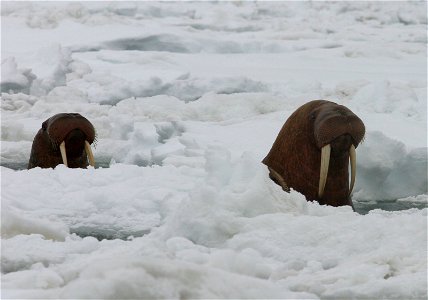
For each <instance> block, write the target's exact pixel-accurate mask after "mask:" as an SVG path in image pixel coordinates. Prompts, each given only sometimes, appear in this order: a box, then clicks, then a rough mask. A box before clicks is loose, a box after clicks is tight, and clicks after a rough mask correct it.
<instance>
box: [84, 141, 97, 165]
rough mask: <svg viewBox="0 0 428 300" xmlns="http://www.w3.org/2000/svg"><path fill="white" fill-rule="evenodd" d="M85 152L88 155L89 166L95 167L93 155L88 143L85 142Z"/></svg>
mask: <svg viewBox="0 0 428 300" xmlns="http://www.w3.org/2000/svg"><path fill="white" fill-rule="evenodd" d="M85 151H86V154H87V155H88V160H89V164H90V165H91V166H93V167H95V160H94V154H93V153H92V149H91V144H89V142H88V141H85Z"/></svg>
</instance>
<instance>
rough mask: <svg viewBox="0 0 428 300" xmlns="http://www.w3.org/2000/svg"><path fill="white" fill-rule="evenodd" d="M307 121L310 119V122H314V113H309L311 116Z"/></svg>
mask: <svg viewBox="0 0 428 300" xmlns="http://www.w3.org/2000/svg"><path fill="white" fill-rule="evenodd" d="M309 119H311V120H312V121H313V120H315V113H311V115H310V116H309Z"/></svg>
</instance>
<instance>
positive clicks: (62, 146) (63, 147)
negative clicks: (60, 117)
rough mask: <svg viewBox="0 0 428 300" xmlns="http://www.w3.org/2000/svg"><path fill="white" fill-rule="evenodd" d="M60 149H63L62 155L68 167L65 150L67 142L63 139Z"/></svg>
mask: <svg viewBox="0 0 428 300" xmlns="http://www.w3.org/2000/svg"><path fill="white" fill-rule="evenodd" d="M59 151H61V157H62V161H63V163H64V165H65V166H66V167H68V164H67V152H66V151H65V142H64V141H63V142H62V143H61V145H59Z"/></svg>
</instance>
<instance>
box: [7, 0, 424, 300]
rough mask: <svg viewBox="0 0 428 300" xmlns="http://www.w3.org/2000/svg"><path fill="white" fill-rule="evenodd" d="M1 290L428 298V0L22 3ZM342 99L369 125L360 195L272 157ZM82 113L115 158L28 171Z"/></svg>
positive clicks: (16, 12)
mask: <svg viewBox="0 0 428 300" xmlns="http://www.w3.org/2000/svg"><path fill="white" fill-rule="evenodd" d="M1 13H2V51H1V56H2V66H1V69H2V73H1V90H2V105H1V124H2V125H1V188H2V189H1V201H2V205H1V209H2V220H1V222H2V224H1V242H2V246H1V247H2V253H1V257H2V263H1V283H2V289H1V293H2V294H1V297H2V298H4V299H7V298H15V299H23V298H46V299H58V298H70V299H71V298H74V299H82V298H122V299H130V298H133V299H135V298H168V299H169V298H174V299H175V298H177V299H178V298H282V299H290V298H292V299H299V298H300V299H317V298H323V299H330V298H375V299H377V298H384V299H412V298H413V299H421V298H423V299H426V297H427V285H426V282H427V257H426V250H427V212H428V211H427V199H428V192H427V184H428V183H427V161H428V159H427V149H428V148H427V100H426V99H427V92H426V90H427V71H426V59H427V58H426V54H427V52H426V51H427V48H426V42H427V39H426V24H427V18H426V2H416V1H415V2H413V1H412V2H334V3H331V2H274V3H273V2H269V3H263V2H261V3H257V2H219V3H209V2H198V3H190V2H189V3H174V2H171V3H168V2H109V3H106V2H84V3H77V2H4V3H2V9H1ZM313 99H329V100H332V101H335V102H338V103H341V104H344V105H346V106H348V107H349V108H350V109H351V110H353V111H354V112H355V113H356V114H357V115H358V116H359V117H360V118H361V119H362V120H363V121H364V123H365V125H366V129H367V133H366V137H365V139H364V142H363V143H362V144H361V145H360V146H359V147H358V148H357V181H356V186H355V190H354V193H353V200H354V204H355V207H356V212H354V211H352V209H351V208H350V207H339V208H334V207H327V206H320V205H318V204H317V203H312V202H307V201H306V200H305V199H304V196H302V195H301V194H299V193H297V192H295V191H292V192H291V193H290V194H287V193H284V192H283V191H282V190H281V188H279V187H278V186H277V185H275V184H274V183H273V182H272V181H271V180H270V179H269V177H268V171H267V170H266V167H265V166H264V165H263V164H261V163H260V161H261V160H262V159H263V157H264V156H265V155H266V154H267V152H268V151H269V149H270V147H271V145H272V143H273V141H274V140H275V138H276V135H277V133H278V132H279V130H280V128H281V126H282V125H283V124H284V122H285V120H286V119H287V117H288V116H289V115H290V114H291V113H292V112H293V111H294V110H295V109H296V108H297V107H298V106H300V105H302V104H303V103H305V102H307V101H310V100H313ZM59 112H79V113H81V114H82V115H84V116H85V117H86V118H88V119H89V120H90V121H91V122H92V123H93V124H94V126H95V128H96V130H97V144H96V147H95V149H94V155H95V159H96V162H97V168H92V167H90V168H88V169H85V170H83V169H67V168H65V167H64V166H62V165H59V166H57V167H56V168H55V169H40V168H35V169H31V170H26V166H27V163H28V159H29V155H30V150H31V144H32V140H33V138H34V136H35V134H36V132H37V131H38V129H39V128H40V126H41V123H42V122H43V121H44V120H46V119H47V118H49V117H50V116H52V115H54V114H56V113H59Z"/></svg>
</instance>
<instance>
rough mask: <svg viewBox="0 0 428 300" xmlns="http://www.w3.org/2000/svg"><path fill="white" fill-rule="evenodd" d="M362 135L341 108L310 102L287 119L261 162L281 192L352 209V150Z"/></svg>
mask: <svg viewBox="0 0 428 300" xmlns="http://www.w3.org/2000/svg"><path fill="white" fill-rule="evenodd" d="M364 135H365V126H364V123H363V121H361V119H360V118H359V117H358V116H356V115H355V114H354V113H353V112H352V111H351V110H349V109H348V108H347V107H345V106H343V105H339V104H337V103H334V102H331V101H327V100H314V101H310V102H308V103H306V104H304V105H302V106H301V107H299V108H298V109H297V110H296V111H295V112H294V113H293V114H292V115H291V116H290V117H289V118H288V119H287V121H286V122H285V124H284V125H283V127H282V128H281V130H280V132H279V134H278V136H277V138H276V140H275V142H274V143H273V145H272V148H271V150H270V151H269V153H268V155H267V156H266V157H265V158H264V159H263V161H262V162H263V163H264V164H265V165H266V166H267V167H268V169H269V172H270V173H269V177H270V178H271V179H272V180H273V181H274V182H276V183H277V184H279V185H280V186H281V187H282V188H283V190H285V191H288V192H289V191H290V188H293V189H294V190H296V191H298V192H300V193H301V194H303V195H304V196H305V197H306V199H307V200H308V201H314V200H315V201H318V202H319V203H320V204H327V205H331V206H342V205H350V206H352V208H353V205H352V200H351V192H352V189H353V187H354V183H355V175H356V151H355V149H356V148H357V147H358V145H359V144H360V142H361V141H362V140H363V138H364ZM349 161H350V164H351V184H350V186H349V172H348V167H349Z"/></svg>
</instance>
